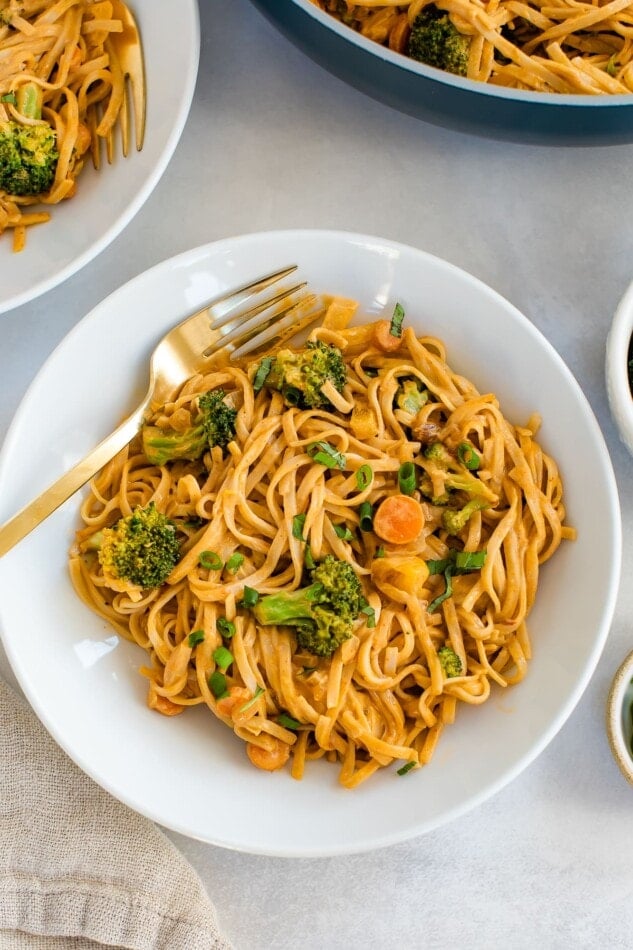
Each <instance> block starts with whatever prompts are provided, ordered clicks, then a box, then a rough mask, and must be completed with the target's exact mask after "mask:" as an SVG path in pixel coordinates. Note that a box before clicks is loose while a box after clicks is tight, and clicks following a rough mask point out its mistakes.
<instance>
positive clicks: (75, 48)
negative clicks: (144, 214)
mask: <svg viewBox="0 0 633 950" xmlns="http://www.w3.org/2000/svg"><path fill="white" fill-rule="evenodd" d="M121 31H122V23H121V20H120V19H117V18H116V17H115V16H114V14H113V5H112V3H111V2H110V0H0V140H2V138H3V136H6V135H7V134H8V130H9V129H10V128H15V124H16V123H17V125H18V126H19V127H20V128H21V129H22V131H24V130H32V128H33V127H34V126H41V127H42V129H46V130H47V131H48V130H49V129H52V133H53V137H54V138H53V141H54V149H55V165H54V177H53V179H52V181H51V182H50V183H49V182H46V186H45V189H44V190H43V191H41V192H38V193H28V192H25V193H21V192H20V191H15V189H14V188H9V187H7V183H5V188H4V190H3V186H2V177H1V176H0V234H1V233H2V232H3V231H5V230H9V229H12V230H13V247H14V250H16V251H19V250H21V249H22V248H23V247H24V244H25V240H26V229H27V228H28V227H29V226H30V225H33V224H40V223H43V222H45V221H48V220H49V219H50V214H49V213H48V212H46V211H43V210H31V209H32V207H33V206H34V205H42V204H43V205H55V204H58V203H59V202H60V201H62V200H64V199H65V198H70V197H72V196H73V195H74V194H75V191H76V187H77V184H76V182H77V177H78V176H79V173H80V172H81V170H82V168H83V166H84V163H85V161H86V157H87V156H88V155H90V154H92V158H93V162H94V163H95V165H96V166H97V167H98V165H99V141H100V140H104V139H107V138H108V137H109V136H111V134H112V132H113V130H114V128H115V127H116V125H117V122H118V120H119V117H120V112H121V108H122V105H123V103H124V95H125V86H124V75H123V72H122V70H121V68H120V66H119V62H118V58H117V55H116V51H115V49H114V47H113V45H112V36H113V35H116V34H118V33H120V32H121ZM25 94H27V96H26V98H27V99H28V98H29V97H34V98H36V99H37V100H38V102H37V109H36V111H34V110H33V109H31V108H30V109H28V110H26V109H24V110H23V108H22V107H21V98H23V97H24V95H25ZM5 141H6V138H5ZM2 147H6V146H3V145H2V142H0V148H2ZM9 160H10V159H9V158H8V157H7V155H6V154H5V153H4V152H3V164H4V165H5V169H7V167H8V163H9ZM31 192H32V189H31Z"/></svg>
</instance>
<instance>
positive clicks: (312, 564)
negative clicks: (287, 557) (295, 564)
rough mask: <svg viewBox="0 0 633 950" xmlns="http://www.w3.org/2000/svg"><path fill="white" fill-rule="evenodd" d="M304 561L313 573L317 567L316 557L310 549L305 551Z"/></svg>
mask: <svg viewBox="0 0 633 950" xmlns="http://www.w3.org/2000/svg"><path fill="white" fill-rule="evenodd" d="M303 561H304V564H305V566H306V567H307V568H308V570H309V571H311V570H312V569H313V568H315V567H316V564H315V561H314V557H313V556H312V551H311V550H310V548H306V549H305V554H304V555H303Z"/></svg>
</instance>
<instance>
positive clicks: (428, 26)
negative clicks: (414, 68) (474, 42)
mask: <svg viewBox="0 0 633 950" xmlns="http://www.w3.org/2000/svg"><path fill="white" fill-rule="evenodd" d="M469 50H470V38H469V37H468V36H464V35H463V34H462V33H460V32H459V30H458V29H457V28H456V27H455V26H454V25H453V22H452V20H451V18H450V17H449V15H448V13H445V12H444V11H442V10H438V9H437V8H435V7H426V8H425V9H424V10H423V11H422V12H421V13H419V14H418V16H417V17H416V18H415V20H414V21H413V26H412V27H411V35H410V37H409V45H408V50H407V52H408V54H409V56H410V57H411V59H416V60H418V62H420V63H426V64H427V66H435V67H436V68H437V69H443V70H444V71H445V72H447V73H454V74H455V75H457V76H465V75H466V72H467V69H468V54H469Z"/></svg>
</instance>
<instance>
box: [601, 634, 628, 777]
mask: <svg viewBox="0 0 633 950" xmlns="http://www.w3.org/2000/svg"><path fill="white" fill-rule="evenodd" d="M632 708H633V653H629V655H628V656H627V657H625V658H624V660H623V661H622V663H621V664H620V666H619V667H618V670H617V672H616V674H615V676H614V677H613V682H612V683H611V688H610V690H609V696H608V699H607V736H608V737H609V745H610V746H611V751H612V753H613V757H614V759H615V761H616V762H617V763H618V766H619V767H620V771H621V772H622V774H623V775H624V777H625V778H626V779H627V780H628V781H629V782H630V783H631V784H632V785H633V746H632V740H633V716H632V713H631V710H632Z"/></svg>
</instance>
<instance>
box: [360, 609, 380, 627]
mask: <svg viewBox="0 0 633 950" xmlns="http://www.w3.org/2000/svg"><path fill="white" fill-rule="evenodd" d="M361 613H362V614H365V616H366V617H367V620H366V621H365V623H366V625H367V626H368V627H375V626H376V611H375V610H374V608H373V607H372V606H371V604H365V606H364V607H362V608H361Z"/></svg>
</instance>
